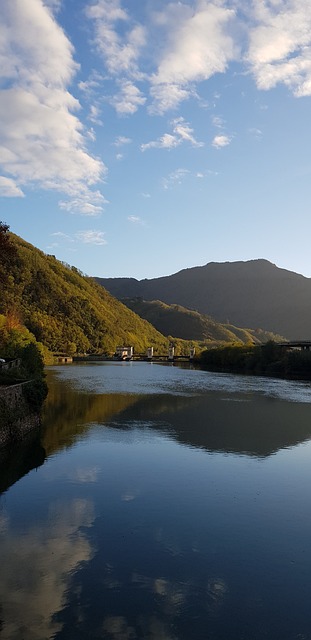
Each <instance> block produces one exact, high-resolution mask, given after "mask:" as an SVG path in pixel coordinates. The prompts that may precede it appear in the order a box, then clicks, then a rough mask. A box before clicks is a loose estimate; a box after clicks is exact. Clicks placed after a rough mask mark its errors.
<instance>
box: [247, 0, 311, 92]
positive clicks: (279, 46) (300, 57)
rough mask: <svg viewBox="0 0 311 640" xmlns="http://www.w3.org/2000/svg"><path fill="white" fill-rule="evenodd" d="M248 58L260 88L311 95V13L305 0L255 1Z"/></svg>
mask: <svg viewBox="0 0 311 640" xmlns="http://www.w3.org/2000/svg"><path fill="white" fill-rule="evenodd" d="M254 20H255V23H254V25H253V26H252V27H251V28H250V32H249V49H248V53H247V56H246V61H247V63H248V64H249V65H250V68H251V71H252V73H253V75H254V77H255V79H256V83H257V86H258V88H259V89H265V90H268V89H271V88H273V87H275V86H276V85H277V84H278V83H283V84H285V85H286V86H288V87H289V88H290V89H291V90H292V91H293V93H294V95H296V96H298V97H299V96H304V95H311V12H310V7H309V6H308V3H307V2H306V1H305V0H282V2H281V1H280V0H274V2H268V1H267V0H254Z"/></svg>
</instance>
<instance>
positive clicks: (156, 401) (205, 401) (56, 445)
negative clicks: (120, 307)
mask: <svg viewBox="0 0 311 640" xmlns="http://www.w3.org/2000/svg"><path fill="white" fill-rule="evenodd" d="M111 422H112V423H113V427H114V428H122V429H123V428H128V427H129V426H131V423H133V422H135V426H136V427H137V426H138V425H137V423H139V422H141V423H146V422H148V426H149V427H150V425H151V426H152V427H153V428H154V429H156V430H160V431H162V430H165V431H167V430H169V431H170V435H171V436H172V437H174V438H175V439H176V440H177V441H179V442H182V443H184V444H187V445H190V446H192V447H200V448H203V449H206V450H208V451H222V452H226V453H237V454H246V455H252V456H258V457H264V456H268V455H271V454H273V453H275V452H276V451H278V450H280V449H284V448H288V447H292V446H295V445H297V444H299V443H300V442H304V441H305V440H307V439H309V438H310V437H311V408H310V405H309V404H308V403H294V402H286V401H284V400H280V399H277V398H271V397H270V396H264V395H262V394H256V393H247V394H242V393H231V394H227V393H224V392H219V391H216V392H210V391H208V392H206V393H204V394H200V395H195V396H181V395H176V396H174V395H166V394H161V395H144V396H142V395H130V394H96V393H85V392H80V391H77V390H76V389H74V388H73V387H71V386H70V384H69V382H68V381H66V382H63V381H60V380H58V379H57V378H56V377H51V380H49V395H48V398H47V400H46V403H45V407H44V419H43V424H44V428H43V434H42V445H43V446H44V448H45V450H46V452H47V454H48V455H49V454H51V453H52V452H55V451H57V450H59V449H61V448H64V447H68V446H70V445H72V444H73V443H74V442H75V441H76V440H77V438H81V437H82V436H83V434H84V433H86V432H87V431H88V430H89V429H90V426H91V425H93V424H103V423H107V424H110V425H111ZM143 426H144V425H143V424H142V427H143Z"/></svg>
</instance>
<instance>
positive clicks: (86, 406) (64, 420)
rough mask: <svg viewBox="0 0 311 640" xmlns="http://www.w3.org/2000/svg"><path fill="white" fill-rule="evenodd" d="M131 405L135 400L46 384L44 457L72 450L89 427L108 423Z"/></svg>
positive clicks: (43, 435)
mask: <svg viewBox="0 0 311 640" xmlns="http://www.w3.org/2000/svg"><path fill="white" fill-rule="evenodd" d="M134 402H136V397H135V396H130V395H118V394H115V395H112V394H111V395H99V394H95V393H85V392H79V391H76V390H74V389H73V388H71V387H70V385H69V384H68V382H67V381H66V383H63V382H60V381H58V380H57V379H55V378H54V379H52V380H49V394H48V397H47V399H46V401H45V403H44V411H43V429H42V444H43V446H44V448H45V450H46V452H47V455H50V454H51V453H54V452H55V451H58V450H59V449H62V448H64V447H69V446H71V445H72V444H73V443H74V442H75V441H76V440H77V438H80V437H81V436H82V435H83V434H84V433H86V432H87V431H88V430H89V429H90V426H91V425H92V424H94V423H103V422H107V421H109V420H111V419H112V418H113V417H114V416H115V415H117V414H119V413H120V412H122V411H124V410H125V409H126V408H127V407H128V406H130V405H131V404H133V403H134Z"/></svg>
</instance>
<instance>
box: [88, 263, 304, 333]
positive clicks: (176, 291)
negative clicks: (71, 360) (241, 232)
mask: <svg viewBox="0 0 311 640" xmlns="http://www.w3.org/2000/svg"><path fill="white" fill-rule="evenodd" d="M96 280H97V281H98V282H99V283H100V284H102V285H103V286H104V287H106V288H107V289H108V291H110V292H111V293H112V294H113V295H114V296H116V297H117V298H126V297H129V298H133V297H138V296H139V297H142V298H143V299H144V300H161V301H163V302H165V303H167V304H179V305H182V306H184V307H187V308H188V309H193V310H196V311H199V312H200V313H204V314H208V315H210V316H212V317H213V318H215V319H216V320H218V321H219V322H222V323H230V324H232V325H235V326H239V327H250V328H253V329H257V328H258V327H260V328H262V329H265V330H267V331H272V332H274V333H278V334H281V335H283V336H285V337H287V338H289V339H309V340H310V339H311V279H309V278H305V277H304V276H302V275H299V274H297V273H294V272H291V271H287V270H286V269H280V268H278V267H277V266H276V265H274V264H272V263H271V262H268V261H267V260H251V261H248V262H224V263H216V262H210V263H208V264H206V265H205V266H202V267H193V268H191V269H183V270H182V271H179V272H178V273H175V274H173V275H171V276H166V277H162V278H155V279H151V280H140V281H139V280H135V279H134V278H96Z"/></svg>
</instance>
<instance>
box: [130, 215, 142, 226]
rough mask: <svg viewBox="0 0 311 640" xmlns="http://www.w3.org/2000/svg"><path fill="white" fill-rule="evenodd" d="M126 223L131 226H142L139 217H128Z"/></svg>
mask: <svg viewBox="0 0 311 640" xmlns="http://www.w3.org/2000/svg"><path fill="white" fill-rule="evenodd" d="M127 219H128V221H129V222H131V223H132V224H144V223H143V221H142V219H141V218H140V217H139V216H128V218H127Z"/></svg>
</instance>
